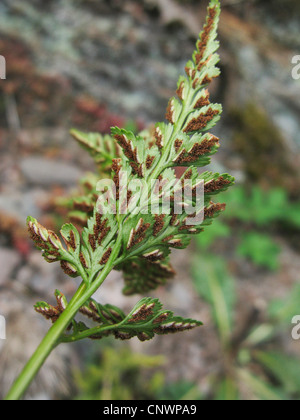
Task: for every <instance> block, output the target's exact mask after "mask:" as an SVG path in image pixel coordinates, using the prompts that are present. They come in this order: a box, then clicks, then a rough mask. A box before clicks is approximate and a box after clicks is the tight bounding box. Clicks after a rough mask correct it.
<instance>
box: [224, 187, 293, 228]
mask: <svg viewBox="0 0 300 420" xmlns="http://www.w3.org/2000/svg"><path fill="white" fill-rule="evenodd" d="M226 200H227V201H228V205H227V206H228V212H227V213H225V214H224V217H225V218H227V219H236V220H239V221H241V222H243V223H250V224H252V225H255V226H257V227H268V226H271V225H272V224H279V223H282V224H284V225H291V226H293V227H295V228H299V227H300V203H299V201H298V202H292V201H290V200H289V198H288V195H287V192H286V191H285V190H283V189H281V188H273V189H270V190H264V189H262V188H260V187H259V186H257V185H255V186H253V187H252V188H251V189H250V190H249V191H248V190H246V189H245V187H243V186H238V187H237V186H236V187H234V188H232V189H231V190H229V191H228V193H227V194H226ZM283 209H284V211H283Z"/></svg>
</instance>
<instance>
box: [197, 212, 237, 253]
mask: <svg viewBox="0 0 300 420" xmlns="http://www.w3.org/2000/svg"><path fill="white" fill-rule="evenodd" d="M230 235H231V231H230V228H229V226H228V225H226V223H224V222H223V221H222V220H220V219H217V220H215V221H214V223H213V224H212V225H211V227H210V228H209V229H207V230H206V231H205V232H204V233H203V234H201V235H197V236H196V237H195V241H196V243H197V246H198V247H199V248H200V249H201V250H207V249H208V248H209V247H210V246H211V245H213V244H214V243H215V242H216V241H217V240H218V239H221V238H223V239H224V238H229V237H230Z"/></svg>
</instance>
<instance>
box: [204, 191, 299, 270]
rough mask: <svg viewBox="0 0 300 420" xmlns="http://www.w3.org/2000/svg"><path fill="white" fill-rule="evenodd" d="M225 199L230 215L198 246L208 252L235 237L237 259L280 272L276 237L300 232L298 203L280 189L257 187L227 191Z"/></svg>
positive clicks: (206, 235)
mask: <svg viewBox="0 0 300 420" xmlns="http://www.w3.org/2000/svg"><path fill="white" fill-rule="evenodd" d="M225 199H226V201H227V202H228V203H227V210H228V211H227V212H225V213H224V215H223V217H222V220H216V221H215V222H214V224H213V225H212V226H211V228H210V229H209V230H206V231H205V232H204V233H202V234H201V235H199V236H198V237H197V238H196V242H197V246H199V247H200V248H201V249H202V250H203V251H205V250H206V249H207V248H208V247H211V246H212V245H214V244H217V243H218V241H219V240H221V239H223V241H224V240H226V238H229V237H234V238H237V241H236V242H237V246H236V253H237V256H242V257H244V258H248V259H250V260H251V261H252V262H253V263H254V264H256V265H257V266H259V267H263V268H266V269H269V270H271V271H275V270H277V269H278V268H279V254H280V250H281V247H280V245H279V244H277V242H276V238H275V235H276V234H277V233H278V234H279V233H282V232H288V233H290V232H291V231H293V232H294V233H297V232H298V230H299V223H300V203H299V201H291V200H290V199H289V197H288V194H287V192H286V191H285V190H283V189H281V188H273V189H270V190H263V189H262V188H261V187H259V186H257V185H255V186H253V187H252V188H249V189H247V188H246V187H245V186H242V185H240V186H235V187H234V188H232V189H230V190H229V191H227V193H226V197H225V196H224V200H225ZM283 209H284V211H283ZM231 243H233V244H235V242H233V241H231ZM295 245H296V244H295Z"/></svg>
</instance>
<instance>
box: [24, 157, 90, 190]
mask: <svg viewBox="0 0 300 420" xmlns="http://www.w3.org/2000/svg"><path fill="white" fill-rule="evenodd" d="M20 166H21V171H22V173H23V175H24V177H25V178H26V180H27V181H28V182H30V183H32V184H36V185H43V186H50V185H53V184H57V185H70V184H76V182H77V181H78V180H79V179H80V177H81V176H82V172H81V171H80V170H79V169H78V168H77V167H76V166H74V165H72V164H69V163H66V162H64V161H58V162H57V161H54V160H51V159H45V158H42V157H26V158H24V159H22V161H21V164H20Z"/></svg>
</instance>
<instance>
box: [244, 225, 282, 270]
mask: <svg viewBox="0 0 300 420" xmlns="http://www.w3.org/2000/svg"><path fill="white" fill-rule="evenodd" d="M237 253H238V255H241V256H242V257H246V258H250V259H251V260H252V261H253V262H254V263H255V264H256V265H258V266H261V267H266V268H268V269H270V270H274V271H275V270H277V269H278V268H279V261H278V256H279V253H280V247H279V246H278V245H276V244H275V243H274V242H273V240H272V239H271V238H270V237H269V236H267V235H263V234H261V233H257V232H249V233H246V234H245V235H244V236H243V237H242V239H241V242H240V244H239V246H238V248H237Z"/></svg>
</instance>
